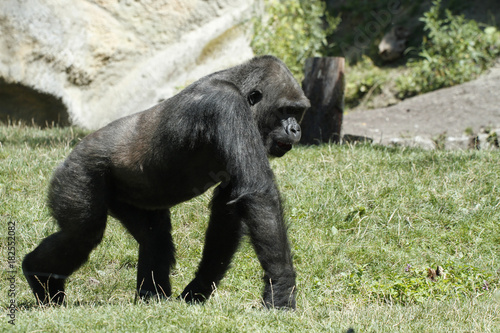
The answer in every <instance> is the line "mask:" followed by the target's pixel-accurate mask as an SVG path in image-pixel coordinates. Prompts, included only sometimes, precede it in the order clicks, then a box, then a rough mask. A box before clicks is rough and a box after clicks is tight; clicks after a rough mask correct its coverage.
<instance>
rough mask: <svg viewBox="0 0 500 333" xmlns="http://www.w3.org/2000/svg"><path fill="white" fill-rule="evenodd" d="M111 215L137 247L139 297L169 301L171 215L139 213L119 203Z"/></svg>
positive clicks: (150, 212)
mask: <svg viewBox="0 0 500 333" xmlns="http://www.w3.org/2000/svg"><path fill="white" fill-rule="evenodd" d="M111 212H112V215H113V216H115V217H116V218H118V219H119V220H120V222H122V224H123V225H124V226H125V227H126V228H127V230H128V231H129V232H130V233H131V234H132V236H133V237H134V238H135V240H136V241H137V242H138V243H139V262H138V265H137V293H138V295H139V296H140V297H141V298H144V299H149V298H153V297H160V298H167V297H170V296H171V295H172V290H171V286H170V269H171V267H172V266H173V265H174V264H175V248H174V244H173V240H172V235H171V229H172V226H171V223H170V212H169V211H168V210H142V209H139V208H136V207H133V206H131V205H128V204H125V203H118V202H115V203H114V204H112V206H111Z"/></svg>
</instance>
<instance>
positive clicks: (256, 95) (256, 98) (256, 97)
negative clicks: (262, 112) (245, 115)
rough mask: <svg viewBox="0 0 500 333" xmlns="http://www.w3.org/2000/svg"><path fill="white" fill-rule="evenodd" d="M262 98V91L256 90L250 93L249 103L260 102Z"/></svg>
mask: <svg viewBox="0 0 500 333" xmlns="http://www.w3.org/2000/svg"><path fill="white" fill-rule="evenodd" d="M261 99H262V93H261V92H260V91H259V90H254V91H252V92H251V93H250V94H248V103H250V105H255V104H257V103H259V102H260V100H261Z"/></svg>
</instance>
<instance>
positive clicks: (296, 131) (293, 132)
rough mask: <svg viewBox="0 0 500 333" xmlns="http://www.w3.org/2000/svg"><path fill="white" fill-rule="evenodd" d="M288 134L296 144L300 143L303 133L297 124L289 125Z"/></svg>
mask: <svg viewBox="0 0 500 333" xmlns="http://www.w3.org/2000/svg"><path fill="white" fill-rule="evenodd" d="M285 131H286V134H288V136H289V137H290V139H292V140H293V141H294V142H298V141H299V140H300V137H301V135H302V133H301V132H300V125H299V124H297V123H291V124H288V125H287V126H286V128H285Z"/></svg>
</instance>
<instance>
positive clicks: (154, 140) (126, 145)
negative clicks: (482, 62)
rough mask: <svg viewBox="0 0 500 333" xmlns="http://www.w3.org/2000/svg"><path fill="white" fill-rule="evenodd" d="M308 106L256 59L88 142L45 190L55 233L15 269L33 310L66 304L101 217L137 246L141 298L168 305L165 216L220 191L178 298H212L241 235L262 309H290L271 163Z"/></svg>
mask: <svg viewBox="0 0 500 333" xmlns="http://www.w3.org/2000/svg"><path fill="white" fill-rule="evenodd" d="M308 107H309V101H308V99H307V98H306V97H305V96H304V93H303V92H302V90H301V88H300V86H299V85H298V83H297V82H296V81H295V79H294V78H293V76H292V75H291V73H290V71H289V70H288V69H287V68H286V66H285V65H284V64H283V63H282V62H281V61H280V60H278V59H277V58H274V57H271V56H263V57H257V58H254V59H252V60H250V61H248V62H246V63H244V64H242V65H239V66H236V67H233V68H230V69H227V70H224V71H220V72H217V73H214V74H211V75H208V76H206V77H204V78H202V79H200V80H199V81H197V82H195V83H193V84H192V85H190V86H188V87H187V88H186V89H185V90H183V91H182V92H180V93H179V94H177V95H176V96H173V97H172V98H170V99H168V100H166V101H164V102H162V103H160V104H158V105H156V106H154V107H152V108H150V109H148V110H146V111H143V112H139V113H136V114H133V115H130V116H127V117H124V118H121V119H118V120H116V121H114V122H112V123H111V124H109V125H107V126H106V127H104V128H102V129H100V130H98V131H96V132H94V133H93V134H90V135H88V136H87V137H85V138H84V139H83V140H82V141H81V142H80V143H79V144H78V145H77V146H76V147H75V148H74V149H73V151H72V152H71V153H70V155H69V156H68V157H67V159H66V160H65V161H64V162H62V163H61V164H60V165H59V167H58V168H57V169H56V171H55V172H54V175H53V177H52V180H51V183H50V189H49V195H48V204H49V207H50V209H51V212H52V215H53V216H54V218H55V219H56V220H57V223H58V225H59V228H60V230H59V231H58V232H56V233H54V234H52V235H51V236H49V237H47V238H46V239H44V240H43V241H42V242H41V243H40V245H39V246H38V247H37V248H35V250H34V251H33V252H31V253H29V254H27V255H26V257H25V258H24V261H23V272H24V275H25V276H26V279H27V280H28V282H29V285H30V287H31V288H32V289H33V292H34V294H35V297H36V298H37V300H38V302H41V303H47V302H54V303H57V304H60V303H62V302H63V300H64V296H65V294H64V283H65V280H66V279H67V278H68V276H70V275H71V274H72V273H73V272H74V271H75V270H77V269H78V268H79V267H80V266H81V265H82V264H83V263H84V262H85V261H86V260H87V259H88V256H89V253H90V252H91V251H92V249H94V247H95V246H97V244H99V242H100V241H101V239H102V237H103V233H104V229H105V227H106V219H107V215H108V214H109V215H111V216H114V217H116V218H117V219H118V220H120V222H121V223H122V224H123V225H124V226H125V227H126V228H127V230H128V231H129V232H130V233H131V234H132V235H133V237H134V238H135V239H136V240H137V242H138V243H139V262H138V268H137V293H138V294H139V295H140V296H141V297H144V298H148V297H152V296H160V297H169V296H171V288H170V281H169V273H170V268H171V267H172V265H173V264H174V262H175V258H174V245H173V242H172V236H171V233H170V231H171V224H170V214H169V208H170V207H172V206H174V205H176V204H178V203H180V202H183V201H186V200H189V199H191V198H193V197H195V196H197V195H199V194H201V193H203V192H204V191H206V190H207V189H208V188H210V187H211V186H213V185H215V184H217V183H219V185H218V187H217V188H216V190H215V191H214V196H213V199H212V202H211V216H210V221H209V226H208V230H207V232H206V239H205V245H204V250H203V255H202V259H201V262H200V264H199V267H198V270H197V272H196V274H195V277H194V279H193V280H192V281H191V283H189V285H188V286H187V287H186V288H185V289H184V291H183V292H182V294H181V297H182V298H183V299H185V300H186V301H188V302H201V301H204V300H205V299H207V298H208V297H209V296H210V294H211V293H212V288H213V286H215V285H217V283H219V281H220V280H221V279H222V277H223V275H224V273H225V272H226V271H227V269H228V267H229V264H230V261H231V258H232V256H233V254H234V253H235V251H236V249H237V247H238V244H239V241H240V238H241V234H242V228H243V226H245V229H246V230H247V231H248V234H249V236H250V239H251V242H252V244H253V247H254V249H255V251H256V253H257V256H258V259H259V261H260V263H261V265H262V268H263V270H264V283H265V288H264V296H263V299H264V304H265V306H267V307H278V308H279V307H289V308H294V307H295V271H294V268H293V264H292V257H291V253H290V247H289V244H288V240H287V235H286V226H285V224H284V221H283V213H282V208H281V203H280V195H279V191H278V189H277V187H276V185H275V182H274V178H273V172H272V170H271V168H270V166H269V161H268V159H267V155H271V156H276V157H280V156H282V155H284V154H285V153H286V152H287V151H289V150H290V149H291V148H292V145H293V144H295V143H297V142H298V141H299V139H300V135H301V133H300V126H299V125H298V123H297V121H296V120H295V117H300V116H301V114H302V113H303V112H304V111H305V109H307V108H308Z"/></svg>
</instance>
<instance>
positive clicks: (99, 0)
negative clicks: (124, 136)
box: [0, 0, 255, 129]
mask: <svg viewBox="0 0 500 333" xmlns="http://www.w3.org/2000/svg"><path fill="white" fill-rule="evenodd" d="M254 1H255V0H232V1H231V0H141V1H137V0H1V1H0V120H3V121H5V120H6V119H7V118H11V119H24V120H29V119H30V118H33V120H34V121H35V122H38V123H40V124H42V125H43V123H44V122H45V121H48V122H49V123H50V122H51V121H54V122H59V123H61V124H66V123H68V122H71V123H73V124H76V125H79V126H82V127H86V128H91V129H95V128H99V127H101V126H103V125H105V124H107V123H108V122H110V121H112V120H114V119H117V118H119V117H122V116H125V115H128V114H131V113H134V112H137V111H141V110H144V109H146V108H148V107H150V106H152V105H154V104H156V103H157V102H158V101H160V100H162V99H165V98H168V97H170V96H172V95H173V94H174V93H175V92H176V91H177V90H178V89H179V88H182V87H184V86H186V85H188V84H189V83H191V82H193V81H195V80H196V79H198V78H200V77H201V76H203V75H206V74H209V73H211V72H213V71H215V70H219V69H222V68H226V67H230V66H232V65H235V64H237V63H240V62H242V61H244V60H246V59H248V58H250V57H251V56H252V50H251V49H250V47H249V39H248V36H247V35H246V33H245V31H248V30H249V26H248V24H247V25H244V24H243V25H242V24H241V23H244V22H245V21H248V19H249V18H250V17H251V15H252V12H253V8H254ZM36 110H39V112H36ZM30 115H31V116H30ZM27 117H28V118H27ZM29 121H31V120H29Z"/></svg>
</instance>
